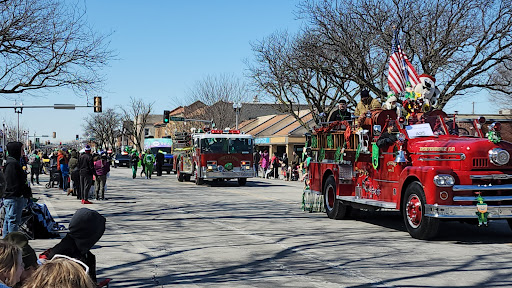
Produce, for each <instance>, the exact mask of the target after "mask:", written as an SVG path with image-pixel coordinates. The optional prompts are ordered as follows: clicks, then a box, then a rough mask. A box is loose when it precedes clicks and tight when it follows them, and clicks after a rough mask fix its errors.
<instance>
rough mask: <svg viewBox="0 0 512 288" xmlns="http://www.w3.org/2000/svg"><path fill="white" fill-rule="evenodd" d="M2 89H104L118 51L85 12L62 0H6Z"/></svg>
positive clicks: (0, 13) (1, 13) (0, 49)
mask: <svg viewBox="0 0 512 288" xmlns="http://www.w3.org/2000/svg"><path fill="white" fill-rule="evenodd" d="M0 17H1V21H0V59H1V62H2V69H1V70H0V93H2V94H13V93H14V94H18V93H23V92H30V91H33V90H37V89H47V88H56V87H68V88H72V89H74V90H75V91H77V92H80V91H82V92H83V91H90V90H94V89H98V88H101V85H102V83H103V81H104V79H105V77H103V76H102V75H100V71H101V69H102V68H103V67H105V66H106V65H107V63H108V61H109V60H112V59H113V57H114V55H113V52H112V51H111V50H109V49H108V44H109V42H108V37H109V35H100V34H98V33H96V32H94V31H93V30H92V29H91V28H90V27H88V25H87V24H86V22H85V10H84V9H81V8H80V7H79V6H78V4H76V5H74V6H71V5H68V4H66V3H65V2H64V1H61V0H5V1H0Z"/></svg>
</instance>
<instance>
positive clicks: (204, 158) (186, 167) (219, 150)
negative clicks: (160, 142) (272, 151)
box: [174, 130, 255, 186]
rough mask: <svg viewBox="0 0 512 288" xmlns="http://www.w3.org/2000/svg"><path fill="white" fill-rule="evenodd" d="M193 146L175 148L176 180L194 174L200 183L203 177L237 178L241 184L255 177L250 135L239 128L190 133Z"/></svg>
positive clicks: (207, 178) (218, 178)
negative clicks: (241, 131)
mask: <svg viewBox="0 0 512 288" xmlns="http://www.w3.org/2000/svg"><path fill="white" fill-rule="evenodd" d="M191 140H192V143H191V144H192V146H188V147H180V148H176V149H174V159H175V167H176V168H175V169H176V174H177V177H178V181H183V180H189V179H190V177H194V180H195V183H196V184H197V185H201V184H203V183H204V181H205V180H229V179H237V180H238V184H239V185H241V186H243V185H245V184H246V182H247V178H251V177H254V176H255V171H254V167H253V149H254V141H253V137H252V136H251V135H248V134H242V133H240V131H239V130H225V131H224V130H209V131H207V132H205V133H193V134H192V135H191Z"/></svg>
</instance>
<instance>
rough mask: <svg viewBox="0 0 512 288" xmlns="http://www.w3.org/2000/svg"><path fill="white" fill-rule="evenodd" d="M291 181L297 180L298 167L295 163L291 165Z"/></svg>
mask: <svg viewBox="0 0 512 288" xmlns="http://www.w3.org/2000/svg"><path fill="white" fill-rule="evenodd" d="M290 180H291V181H298V180H299V167H298V166H297V165H295V166H294V167H292V175H291V179H290Z"/></svg>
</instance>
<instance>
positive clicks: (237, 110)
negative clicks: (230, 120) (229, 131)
mask: <svg viewBox="0 0 512 288" xmlns="http://www.w3.org/2000/svg"><path fill="white" fill-rule="evenodd" d="M233 109H235V115H236V116H235V117H236V121H235V125H236V126H235V127H236V128H235V129H237V130H238V116H239V114H240V109H242V103H240V102H235V103H233Z"/></svg>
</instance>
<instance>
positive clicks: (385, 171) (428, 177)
mask: <svg viewBox="0 0 512 288" xmlns="http://www.w3.org/2000/svg"><path fill="white" fill-rule="evenodd" d="M416 116H417V117H416V118H415V121H411V120H412V119H409V120H408V121H407V120H406V119H405V118H404V117H397V115H396V112H395V111H393V110H378V111H372V112H371V113H368V114H367V116H366V118H365V119H363V120H362V121H361V122H360V125H358V128H357V129H356V128H354V127H355V126H352V127H351V125H350V123H348V122H346V121H345V122H343V123H342V122H334V123H330V125H328V126H324V127H320V128H317V129H315V132H314V133H312V135H311V136H310V137H309V138H308V146H310V147H311V159H312V161H311V164H310V166H309V179H310V189H311V192H312V193H317V194H319V195H323V199H324V200H323V201H324V206H325V209H326V212H327V216H328V217H329V218H333V219H343V218H345V217H347V216H348V215H349V213H350V211H351V209H352V208H362V209H392V210H399V211H400V212H401V213H402V215H403V218H404V222H405V225H406V227H407V231H408V232H409V234H410V235H411V236H412V237H414V238H418V239H431V238H433V237H434V236H435V235H436V234H437V231H438V226H439V222H440V221H442V220H455V219H456V220H464V221H468V222H474V223H475V224H476V223H478V224H479V225H487V220H488V219H489V220H490V219H507V221H508V223H509V226H511V225H512V222H511V221H512V162H510V161H509V160H510V152H511V151H512V144H511V143H509V142H506V141H501V139H500V134H499V130H500V124H499V123H493V124H491V125H487V124H485V119H484V118H483V117H481V119H478V120H473V121H472V123H470V125H471V126H472V127H468V129H463V128H462V127H461V130H464V131H468V130H469V131H471V132H470V133H469V134H471V133H472V135H471V136H470V135H467V136H462V135H459V134H462V133H459V127H458V126H459V124H461V123H460V122H459V123H458V122H457V119H454V118H453V116H452V117H448V116H447V115H446V114H445V113H444V112H442V111H439V110H435V111H432V112H430V113H425V114H421V115H420V114H418V115H416ZM413 122H414V124H412V123H413ZM407 123H408V124H409V125H407ZM388 127H394V129H395V130H394V131H392V130H393V129H389V130H388ZM483 130H485V132H487V133H486V134H487V135H488V137H485V135H486V134H484V131H483ZM388 132H389V133H388ZM465 134H468V133H465ZM382 137H390V138H389V139H390V141H387V143H388V145H381V147H378V146H377V145H376V143H377V142H379V141H378V140H379V139H382ZM383 142H384V143H385V142H386V141H380V142H379V143H383Z"/></svg>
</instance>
